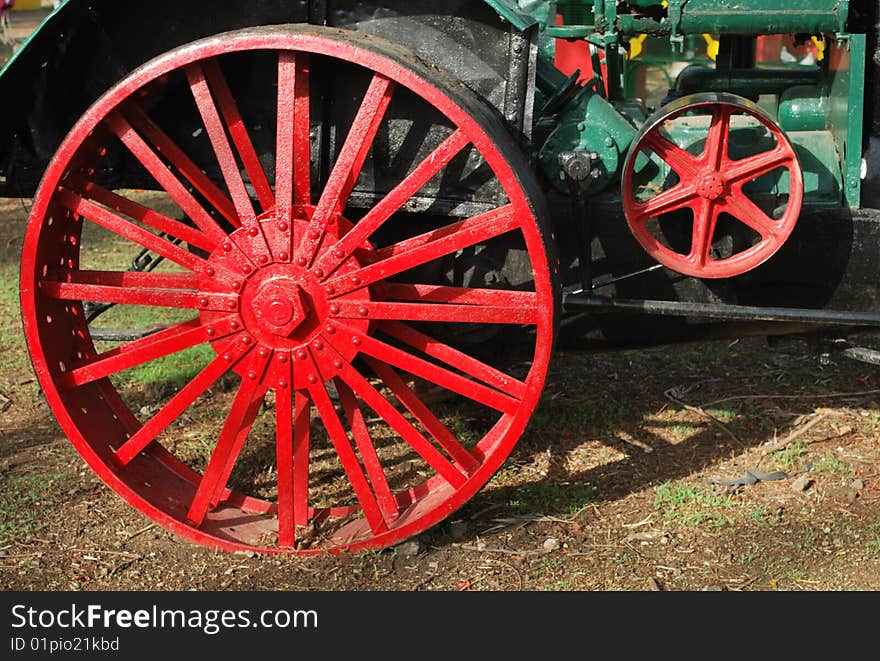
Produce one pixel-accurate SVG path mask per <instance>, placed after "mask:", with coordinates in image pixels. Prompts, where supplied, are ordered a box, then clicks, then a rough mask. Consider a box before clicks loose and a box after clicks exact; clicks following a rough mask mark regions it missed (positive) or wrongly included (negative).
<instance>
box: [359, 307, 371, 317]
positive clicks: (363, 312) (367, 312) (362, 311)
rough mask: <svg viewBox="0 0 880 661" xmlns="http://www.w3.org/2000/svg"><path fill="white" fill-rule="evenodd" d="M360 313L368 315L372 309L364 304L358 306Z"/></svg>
mask: <svg viewBox="0 0 880 661" xmlns="http://www.w3.org/2000/svg"><path fill="white" fill-rule="evenodd" d="M358 314H359V315H361V316H362V317H366V316H367V315H368V314H370V311H369V310H368V309H367V308H366V307H365V306H363V305H362V306H361V307H359V308H358Z"/></svg>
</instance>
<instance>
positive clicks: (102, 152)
mask: <svg viewBox="0 0 880 661" xmlns="http://www.w3.org/2000/svg"><path fill="white" fill-rule="evenodd" d="M106 155H107V148H106V147H100V148H99V149H98V156H106Z"/></svg>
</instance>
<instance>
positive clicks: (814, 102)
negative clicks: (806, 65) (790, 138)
mask: <svg viewBox="0 0 880 661" xmlns="http://www.w3.org/2000/svg"><path fill="white" fill-rule="evenodd" d="M778 114H779V125H780V126H781V127H782V128H783V129H784V130H785V131H787V132H791V131H824V130H825V128H826V125H827V116H828V99H827V98H826V96H825V95H824V94H823V93H822V90H821V89H819V86H818V85H799V86H797V87H790V88H789V89H787V90H785V92H783V94H782V96H781V97H780V99H779V112H778Z"/></svg>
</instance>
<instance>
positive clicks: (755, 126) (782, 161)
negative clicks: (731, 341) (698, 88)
mask: <svg viewBox="0 0 880 661" xmlns="http://www.w3.org/2000/svg"><path fill="white" fill-rule="evenodd" d="M672 123H676V124H677V126H678V129H679V130H678V133H679V134H687V132H688V130H689V128H697V129H699V127H700V126H701V125H702V124H704V125H705V127H704V128H705V132H706V135H707V137H706V139H705V142H704V143H702V144H700V143H697V144H696V145H693V146H688V147H687V148H686V147H685V146H681V145H680V144H678V143H677V142H676V141H675V140H673V139H672V137H671V134H670V132H668V130H667V128H668V127H670V125H671V124H672ZM701 123H702V124H701ZM737 133H738V135H740V136H742V139H741V140H739V141H737V142H736V143H735V144H734V143H733V140H732V138H733V137H734V136H735V134H737ZM658 159H659V161H658ZM658 163H662V164H663V167H665V168H668V169H669V172H668V176H666V177H664V176H663V174H664V173H663V172H660V173H659V174H660V176H659V177H658V173H657V172H656V171H655V169H656V166H657V164H658ZM652 168H653V169H652ZM771 176H772V177H775V181H774V182H770V183H765V185H764V186H763V189H766V190H762V187H761V186H758V185H757V183H758V181H759V180H761V178H762V177H763V178H765V180H766V179H767V178H768V177H771ZM622 184H623V185H622V197H623V208H624V212H625V214H626V219H627V222H628V223H629V227H630V229H631V230H632V233H633V235H634V236H635V238H636V239H637V240H638V242H639V243H640V244H641V245H642V247H643V248H644V249H645V250H647V251H648V253H649V254H650V255H651V256H652V257H654V259H656V260H657V261H658V262H660V263H661V264H663V265H664V266H666V267H668V268H670V269H672V270H673V271H678V272H679V273H684V274H685V275H690V276H693V277H697V278H731V277H734V276H737V275H741V274H743V273H746V272H748V271H751V270H752V269H754V268H757V267H758V266H760V265H761V264H763V263H764V262H765V261H767V260H768V259H770V257H772V256H773V255H774V254H775V253H776V252H777V251H778V250H779V249H780V248H781V247H782V245H783V244H784V243H785V242H786V240H787V239H788V238H789V236H790V235H791V232H792V231H793V230H794V227H795V225H796V224H797V221H798V217H799V215H800V211H801V205H802V203H803V197H804V182H803V174H802V172H801V167H800V163H799V162H798V158H797V154H796V153H795V150H794V146H793V145H792V144H791V141H790V140H789V139H788V137H787V136H786V135H785V132H784V131H783V130H782V129H781V128H780V127H779V125H777V124H776V122H774V121H773V119H772V118H771V117H770V116H769V115H768V114H767V113H766V112H764V110H762V109H761V108H759V107H758V106H757V105H755V104H754V103H752V102H750V101H748V100H747V99H743V98H741V97H737V96H734V95H731V94H699V95H694V96H690V97H686V98H683V99H681V100H679V101H676V102H675V103H673V104H671V105H670V106H667V107H665V108H663V109H661V110H659V111H658V112H657V113H656V115H655V116H654V117H652V118H651V119H649V120H648V122H647V123H646V124H645V126H644V128H643V129H642V131H641V132H640V134H639V136H638V137H637V138H636V140H635V141H634V143H633V145H632V147H631V148H630V153H629V156H628V158H627V162H626V165H625V167H624V172H623V182H622ZM768 207H769V208H768ZM722 235H724V238H725V240H722ZM731 237H732V238H731Z"/></svg>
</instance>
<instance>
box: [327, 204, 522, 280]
mask: <svg viewBox="0 0 880 661" xmlns="http://www.w3.org/2000/svg"><path fill="white" fill-rule="evenodd" d="M519 226H520V220H519V218H517V214H516V213H515V212H514V209H513V205H507V206H505V207H502V208H500V209H495V210H494V211H490V212H488V213H485V214H482V215H480V216H476V217H474V218H470V219H468V220H464V221H461V222H458V223H453V224H452V225H447V226H446V227H443V228H441V229H438V230H435V231H433V232H426V233H425V234H422V235H420V236H417V237H414V238H412V239H407V240H406V241H401V242H400V243H397V244H395V245H393V246H391V247H390V248H386V249H383V250H380V251H379V252H378V253H377V255H378V257H379V259H380V261H378V262H376V263H375V264H371V265H370V266H367V267H365V268H363V269H361V270H360V271H358V272H356V273H355V274H353V275H352V276H349V277H344V278H343V277H340V278H336V279H334V280H330V281H328V283H327V284H328V287H329V286H332V287H334V288H335V289H336V295H338V296H341V295H342V294H346V293H348V292H350V291H353V290H355V289H359V288H361V287H365V286H367V285H371V284H373V283H374V282H378V281H379V280H384V279H386V278H390V277H391V276H394V275H397V274H398V273H403V272H404V271H408V270H410V269H413V268H415V267H417V266H421V265H423V264H427V263H428V262H432V261H434V260H436V259H439V258H441V257H444V256H446V255H449V254H451V253H454V252H456V251H458V250H463V249H464V248H469V247H471V246H474V245H476V244H478V243H482V242H484V241H488V240H489V239H492V238H495V237H498V236H501V235H502V234H506V233H507V232H511V231H513V230H515V229H517V228H519Z"/></svg>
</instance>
